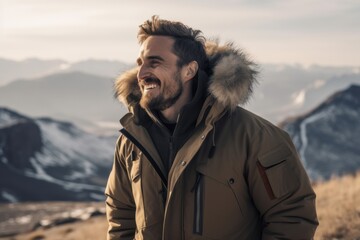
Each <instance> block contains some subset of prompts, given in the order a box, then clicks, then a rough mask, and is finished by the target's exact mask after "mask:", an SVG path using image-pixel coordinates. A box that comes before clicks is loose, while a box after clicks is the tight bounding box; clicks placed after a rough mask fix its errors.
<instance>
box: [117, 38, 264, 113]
mask: <svg viewBox="0 0 360 240" xmlns="http://www.w3.org/2000/svg"><path fill="white" fill-rule="evenodd" d="M205 47H206V53H207V56H208V59H209V83H208V89H207V90H208V92H209V94H211V95H212V96H213V97H214V98H215V99H216V100H217V101H219V102H220V103H221V104H222V105H223V106H224V107H228V108H230V109H235V108H236V106H238V105H243V104H245V103H246V102H247V101H248V100H249V98H250V96H251V94H252V91H253V86H254V84H255V83H256V82H257V81H256V75H257V73H258V72H257V70H256V69H257V65H256V64H255V63H254V62H252V61H251V60H250V59H249V58H248V57H247V56H246V54H245V53H244V52H243V51H241V50H240V49H237V48H236V47H234V45H233V44H232V43H228V44H225V45H219V44H218V43H217V42H206V45H205ZM114 88H115V97H116V98H118V99H119V100H120V101H121V102H123V103H124V104H125V106H126V107H130V106H133V105H134V104H137V103H138V102H139V101H140V98H141V91H140V88H139V86H138V81H137V67H135V68H133V69H130V70H128V71H126V72H124V73H123V74H121V75H120V76H119V77H118V78H117V79H116V81H115V84H114Z"/></svg>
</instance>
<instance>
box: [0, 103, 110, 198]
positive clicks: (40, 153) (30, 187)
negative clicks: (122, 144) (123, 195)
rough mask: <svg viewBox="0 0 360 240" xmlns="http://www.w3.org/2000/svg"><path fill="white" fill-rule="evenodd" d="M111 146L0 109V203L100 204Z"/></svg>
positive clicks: (67, 126)
mask: <svg viewBox="0 0 360 240" xmlns="http://www.w3.org/2000/svg"><path fill="white" fill-rule="evenodd" d="M115 140H116V137H115V136H114V137H99V136H96V135H93V134H89V133H86V132H84V131H82V130H80V129H79V128H77V127H76V126H74V125H72V124H71V123H68V122H61V121H56V120H53V119H50V118H40V119H32V118H29V117H27V116H24V115H22V114H19V113H16V112H14V111H12V110H9V109H6V108H0V202H17V201H45V200H46V201H48V200H67V201H90V200H92V201H94V200H101V199H104V194H103V191H104V186H105V184H106V179H107V176H108V174H109V171H110V169H111V165H112V161H113V151H114V146H115Z"/></svg>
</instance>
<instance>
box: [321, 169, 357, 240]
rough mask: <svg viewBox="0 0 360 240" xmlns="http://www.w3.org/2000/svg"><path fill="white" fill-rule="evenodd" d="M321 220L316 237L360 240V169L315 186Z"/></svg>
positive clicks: (326, 239)
mask: <svg viewBox="0 0 360 240" xmlns="http://www.w3.org/2000/svg"><path fill="white" fill-rule="evenodd" d="M314 190H315V192H316V194H317V201H316V203H317V212H318V217H319V221H320V225H319V228H318V230H317V232H316V235H315V239H319V240H330V239H331V240H335V239H345V240H348V239H349V240H360V172H359V173H357V174H356V175H348V176H344V177H342V178H334V179H332V180H330V181H328V182H324V183H321V184H318V185H316V186H315V187H314Z"/></svg>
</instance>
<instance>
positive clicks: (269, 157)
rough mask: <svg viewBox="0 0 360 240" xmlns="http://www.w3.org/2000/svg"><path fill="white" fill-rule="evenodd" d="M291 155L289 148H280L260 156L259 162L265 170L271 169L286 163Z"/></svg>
mask: <svg viewBox="0 0 360 240" xmlns="http://www.w3.org/2000/svg"><path fill="white" fill-rule="evenodd" d="M290 155H291V151H290V149H289V148H287V147H284V146H280V147H277V148H275V149H273V150H271V151H270V152H267V153H265V154H264V155H262V156H259V162H260V163H261V165H262V166H263V167H264V168H269V167H272V166H275V165H277V164H279V163H281V162H283V161H285V160H286V159H287V158H288V157H289V156H290Z"/></svg>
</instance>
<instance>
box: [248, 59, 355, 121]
mask: <svg viewBox="0 0 360 240" xmlns="http://www.w3.org/2000/svg"><path fill="white" fill-rule="evenodd" d="M351 84H360V67H322V66H315V65H314V66H311V67H308V68H304V67H302V66H301V65H273V64H265V65H262V66H261V67H260V75H259V85H258V86H257V87H256V88H255V90H254V97H253V98H252V99H251V101H250V103H249V104H248V105H247V106H245V107H246V108H247V109H249V110H251V111H253V112H255V113H257V114H259V115H261V116H263V117H264V118H266V119H268V120H270V121H271V122H273V123H275V124H277V123H280V122H281V121H283V120H284V119H285V118H287V117H290V116H297V115H299V114H303V113H304V112H308V111H310V110H311V109H313V108H315V107H316V106H318V105H319V104H321V103H322V101H324V99H326V98H327V97H328V96H330V95H331V94H333V93H334V92H337V91H340V90H342V89H345V88H347V87H349V86H350V85H351Z"/></svg>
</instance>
